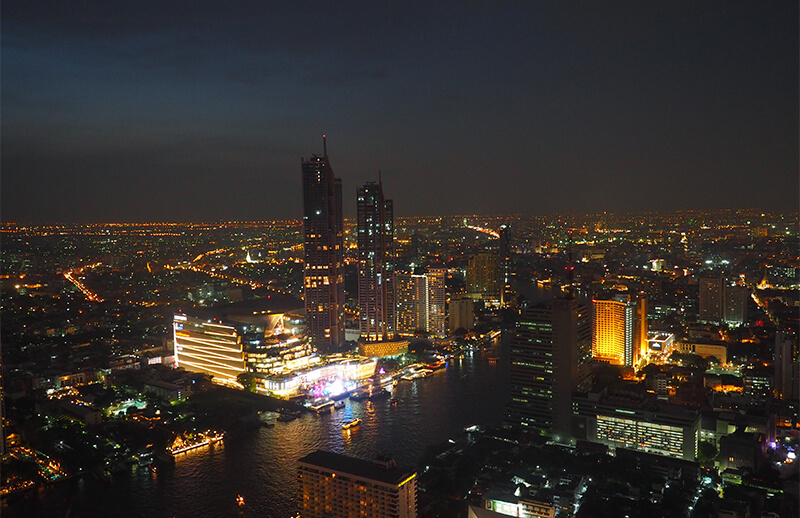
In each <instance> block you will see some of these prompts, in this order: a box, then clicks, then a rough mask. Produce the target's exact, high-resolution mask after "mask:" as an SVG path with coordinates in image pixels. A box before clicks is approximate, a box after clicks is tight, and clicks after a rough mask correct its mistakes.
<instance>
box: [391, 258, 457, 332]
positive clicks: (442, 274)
mask: <svg viewBox="0 0 800 518" xmlns="http://www.w3.org/2000/svg"><path fill="white" fill-rule="evenodd" d="M446 275H447V270H445V269H444V268H429V269H428V271H427V273H425V274H424V275H415V274H410V273H407V272H397V273H396V274H395V286H396V301H397V312H396V316H397V333H398V334H401V335H406V336H408V335H413V334H414V333H416V332H417V331H424V332H426V333H428V334H429V335H431V336H435V337H444V336H447V308H446V302H447V301H446V296H445V278H446Z"/></svg>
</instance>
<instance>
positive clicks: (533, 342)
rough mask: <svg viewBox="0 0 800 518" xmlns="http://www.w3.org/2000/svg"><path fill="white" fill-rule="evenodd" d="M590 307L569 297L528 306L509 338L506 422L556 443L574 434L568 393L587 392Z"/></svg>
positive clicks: (589, 350)
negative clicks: (509, 399) (509, 381)
mask: <svg viewBox="0 0 800 518" xmlns="http://www.w3.org/2000/svg"><path fill="white" fill-rule="evenodd" d="M591 344H592V326H591V317H590V314H589V309H588V308H587V307H586V306H585V305H583V304H579V303H578V301H577V300H575V299H572V298H556V299H554V300H553V303H552V305H549V306H548V305H538V306H533V307H530V308H528V309H527V310H526V311H525V312H524V313H523V315H522V317H521V318H520V321H519V323H518V324H517V329H516V333H515V335H514V337H513V338H512V339H511V372H510V380H511V404H510V405H509V421H510V422H511V423H512V424H514V425H518V426H522V427H525V428H530V429H532V430H535V431H538V432H540V433H543V434H547V435H551V436H554V437H556V438H557V440H562V441H568V440H569V439H570V437H571V431H572V422H571V421H572V395H573V393H575V392H586V391H588V390H589V389H590V388H591V371H590V362H591Z"/></svg>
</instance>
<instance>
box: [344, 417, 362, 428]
mask: <svg viewBox="0 0 800 518" xmlns="http://www.w3.org/2000/svg"><path fill="white" fill-rule="evenodd" d="M360 425H361V419H353V420H352V421H347V422H346V423H344V424H343V425H342V430H349V429H350V428H355V427H356V426H360Z"/></svg>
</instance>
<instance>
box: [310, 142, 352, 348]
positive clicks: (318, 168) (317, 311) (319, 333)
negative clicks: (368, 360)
mask: <svg viewBox="0 0 800 518" xmlns="http://www.w3.org/2000/svg"><path fill="white" fill-rule="evenodd" d="M323 148H324V152H323V155H322V156H318V155H313V156H312V157H311V158H310V159H308V160H305V159H304V160H302V166H303V245H304V252H305V270H304V273H303V285H304V293H305V308H306V321H307V324H308V330H309V336H310V339H311V342H312V345H314V346H315V347H317V348H318V349H320V350H322V351H323V352H335V351H337V350H338V349H339V347H340V346H341V344H343V343H344V323H345V322H344V223H343V216H342V181H341V179H339V178H334V175H333V169H331V165H330V161H329V160H328V151H327V147H325V146H324V137H323Z"/></svg>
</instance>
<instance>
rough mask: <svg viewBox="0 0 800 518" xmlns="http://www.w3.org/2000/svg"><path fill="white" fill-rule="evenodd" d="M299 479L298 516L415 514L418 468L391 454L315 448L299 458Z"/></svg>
mask: <svg viewBox="0 0 800 518" xmlns="http://www.w3.org/2000/svg"><path fill="white" fill-rule="evenodd" d="M297 482H298V484H297V485H298V488H299V495H298V507H299V514H300V516H302V518H323V517H324V518H338V517H341V518H352V517H357V516H369V517H372V518H383V517H387V518H388V517H392V518H414V517H416V516H417V473H416V472H415V471H413V470H408V469H402V468H398V467H397V465H396V464H395V462H394V461H393V460H391V459H378V460H376V461H373V462H369V461H365V460H361V459H357V458H353V457H347V456H345V455H339V454H337V453H331V452H326V451H315V452H313V453H311V454H309V455H306V456H305V457H303V458H302V459H300V460H299V461H298V473H297Z"/></svg>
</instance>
